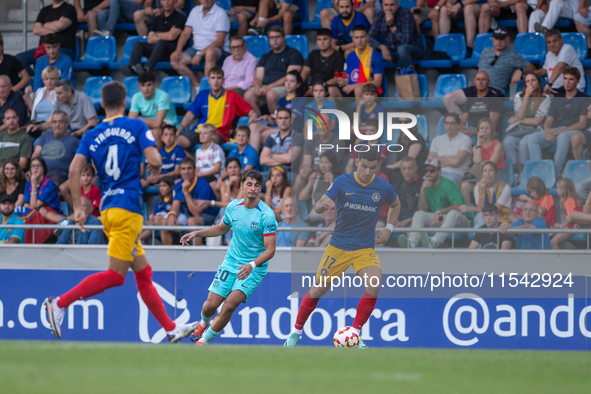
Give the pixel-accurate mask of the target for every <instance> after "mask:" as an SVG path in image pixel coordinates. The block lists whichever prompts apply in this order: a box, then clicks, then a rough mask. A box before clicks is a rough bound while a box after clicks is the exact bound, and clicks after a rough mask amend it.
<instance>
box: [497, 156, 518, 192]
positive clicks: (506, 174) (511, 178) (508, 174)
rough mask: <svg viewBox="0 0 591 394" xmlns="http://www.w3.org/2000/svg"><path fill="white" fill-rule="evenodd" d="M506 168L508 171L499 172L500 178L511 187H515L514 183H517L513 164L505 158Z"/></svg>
mask: <svg viewBox="0 0 591 394" xmlns="http://www.w3.org/2000/svg"><path fill="white" fill-rule="evenodd" d="M505 166H506V167H507V169H506V170H499V177H500V178H501V180H502V181H503V182H506V183H507V184H509V186H511V187H513V183H515V173H514V172H513V162H512V161H511V160H509V159H507V158H505Z"/></svg>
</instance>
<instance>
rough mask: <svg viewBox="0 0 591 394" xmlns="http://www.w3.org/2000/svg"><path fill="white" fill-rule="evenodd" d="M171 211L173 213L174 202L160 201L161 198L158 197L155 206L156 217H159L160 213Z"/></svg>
mask: <svg viewBox="0 0 591 394" xmlns="http://www.w3.org/2000/svg"><path fill="white" fill-rule="evenodd" d="M180 183H182V182H180ZM170 211H172V201H166V200H162V201H160V197H158V198H157V199H156V204H154V215H158V214H159V213H160V214H162V213H168V212H170Z"/></svg>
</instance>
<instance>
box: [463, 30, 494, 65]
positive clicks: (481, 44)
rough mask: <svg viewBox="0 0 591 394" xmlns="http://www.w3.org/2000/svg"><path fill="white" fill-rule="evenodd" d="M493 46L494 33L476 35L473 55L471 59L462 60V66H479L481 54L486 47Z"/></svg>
mask: <svg viewBox="0 0 591 394" xmlns="http://www.w3.org/2000/svg"><path fill="white" fill-rule="evenodd" d="M492 46H493V42H492V33H483V34H478V35H477V36H476V40H475V41H474V49H473V50H472V57H471V58H470V59H464V60H460V67H478V62H479V61H480V54H481V53H482V50H483V49H484V48H489V47H492Z"/></svg>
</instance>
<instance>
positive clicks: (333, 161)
mask: <svg viewBox="0 0 591 394" xmlns="http://www.w3.org/2000/svg"><path fill="white" fill-rule="evenodd" d="M340 168H342V167H339V164H338V161H337V155H335V153H334V152H333V151H330V150H328V151H325V152H322V154H321V155H320V160H319V161H318V166H315V167H314V169H313V170H314V171H313V172H312V173H311V174H310V175H309V176H308V179H306V181H307V182H306V184H305V185H304V187H303V188H302V190H301V191H300V192H299V193H298V200H299V201H305V202H308V201H310V203H311V206H313V207H314V206H316V202H318V200H320V199H321V198H322V196H323V195H324V193H326V191H327V190H328V188H329V187H330V185H331V184H332V181H334V180H335V178H337V177H338V176H339V175H341V170H340ZM308 222H309V223H310V224H316V223H319V222H322V215H321V214H319V213H317V212H316V211H315V210H312V212H310V214H309V215H308Z"/></svg>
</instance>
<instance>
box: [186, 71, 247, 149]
mask: <svg viewBox="0 0 591 394" xmlns="http://www.w3.org/2000/svg"><path fill="white" fill-rule="evenodd" d="M223 83H224V70H222V69H221V68H220V67H218V66H215V67H212V68H211V70H209V85H210V86H211V89H205V90H202V91H201V92H199V94H198V95H197V97H195V101H193V104H191V106H190V107H189V110H188V111H187V113H186V114H185V116H184V117H183V120H182V121H181V124H180V125H179V128H178V130H177V132H179V133H180V132H182V131H183V130H184V129H185V128H186V127H187V126H188V125H189V124H190V123H191V122H192V121H193V120H194V119H195V118H197V128H196V129H195V130H187V131H185V132H184V133H182V134H181V135H179V136H178V138H177V141H176V143H177V144H178V145H179V146H181V147H182V148H183V149H186V150H189V149H191V148H192V147H193V146H195V145H197V144H198V143H199V134H198V131H199V128H200V126H201V125H202V124H203V123H211V124H213V125H214V126H215V127H216V128H217V135H216V138H215V140H214V142H217V143H220V144H221V143H224V142H227V141H228V139H229V138H230V130H231V129H232V128H233V127H234V120H235V119H236V117H240V116H245V115H248V116H249V117H250V123H253V122H254V121H255V119H256V117H257V114H256V112H255V111H254V110H253V109H252V107H251V106H250V105H249V104H248V103H247V102H246V101H244V99H243V98H242V97H240V96H239V95H238V93H236V92H233V91H231V90H225V89H224V88H223V87H222V86H223Z"/></svg>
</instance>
